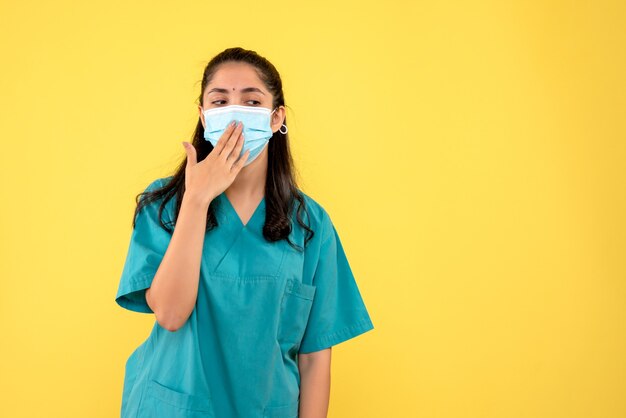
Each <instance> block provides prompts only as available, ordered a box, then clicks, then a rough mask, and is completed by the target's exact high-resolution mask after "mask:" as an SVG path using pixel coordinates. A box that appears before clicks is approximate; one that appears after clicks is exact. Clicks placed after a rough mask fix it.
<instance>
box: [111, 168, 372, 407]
mask: <svg viewBox="0 0 626 418" xmlns="http://www.w3.org/2000/svg"><path fill="white" fill-rule="evenodd" d="M170 178H171V176H170V177H166V178H159V179H156V180H154V181H153V182H152V183H150V185H149V186H148V187H147V188H146V190H152V189H154V188H156V187H157V186H162V185H163V184H164V182H166V181H169V179H170ZM301 193H302V195H303V197H304V199H305V201H306V206H307V210H308V215H309V217H307V215H306V213H305V212H302V214H301V218H302V219H303V220H304V222H305V223H307V224H308V225H309V227H310V228H312V229H313V230H314V231H315V235H314V237H313V238H312V239H311V240H310V241H309V242H308V244H307V247H306V248H305V250H304V252H300V251H298V250H296V249H295V248H292V247H291V246H290V245H289V244H288V243H287V242H286V241H285V240H280V241H278V242H274V243H270V242H268V241H266V240H265V238H264V237H263V233H262V231H263V224H264V222H265V208H266V201H265V198H264V199H263V200H262V201H261V202H260V204H259V205H258V206H257V208H256V209H255V211H254V214H253V215H252V217H251V219H250V220H249V222H248V223H247V224H246V225H244V224H243V223H242V222H241V219H240V218H239V216H238V215H237V213H236V212H235V210H234V208H233V206H232V205H231V203H230V201H229V200H228V198H227V197H226V195H225V194H224V193H221V194H220V195H219V196H217V197H216V209H215V210H216V213H215V215H216V217H217V220H218V223H219V225H218V226H217V227H216V228H214V229H213V230H211V231H207V232H206V235H205V239H204V247H203V251H202V260H201V264H200V277H199V286H198V297H197V301H196V305H195V308H194V310H193V312H192V313H191V316H190V317H189V319H188V320H187V321H186V323H185V324H184V325H183V326H182V327H181V328H179V329H178V330H176V331H168V330H166V329H165V328H163V327H161V326H160V325H159V323H158V322H157V321H156V320H155V322H154V326H153V327H152V330H151V332H150V335H149V336H148V338H147V339H146V340H145V341H144V342H143V343H142V344H141V345H139V347H137V348H136V349H135V350H134V351H133V352H132V354H131V355H130V357H129V358H128V360H127V361H126V364H125V376H124V386H123V393H122V406H121V416H122V417H133V418H141V417H168V418H176V417H181V418H183V417H185V418H191V417H194V418H200V417H206V418H208V417H212V418H239V417H241V418H253V417H260V418H295V417H298V407H299V401H300V398H299V394H300V390H299V389H300V375H299V370H298V354H300V353H311V352H314V351H318V350H323V349H325V348H329V347H331V346H333V345H337V344H339V343H341V342H343V341H346V340H348V339H351V338H353V337H356V336H358V335H360V334H363V333H364V332H366V331H369V330H371V329H373V328H374V326H373V324H372V321H371V319H370V316H369V314H368V311H367V309H366V307H365V305H364V302H363V299H362V298H361V294H360V292H359V289H358V287H357V283H356V281H355V279H354V276H353V274H352V271H351V269H350V265H349V264H348V260H347V258H346V254H345V253H344V250H343V247H342V245H341V241H340V240H339V236H338V234H337V230H336V229H335V227H334V225H333V223H332V221H331V219H330V217H329V215H328V213H327V212H326V211H325V209H324V208H323V207H322V206H320V205H319V204H318V203H316V202H315V201H314V200H313V199H312V198H311V197H310V196H308V195H306V194H304V193H303V192H301ZM160 203H161V202H160V201H159V202H152V203H150V204H149V205H148V206H146V207H144V208H143V209H142V210H141V211H140V212H139V214H138V215H137V219H136V224H135V228H134V229H133V231H132V234H131V239H130V245H129V248H128V252H127V255H126V261H125V263H124V267H123V271H122V275H121V278H120V282H119V288H118V290H117V295H116V297H115V301H116V302H117V303H118V304H119V305H120V306H121V307H123V308H126V309H128V310H131V311H135V312H144V313H152V310H151V309H150V307H149V306H148V304H147V303H146V299H145V291H146V289H147V288H148V287H150V284H151V282H152V279H153V277H154V275H155V273H156V271H157V269H158V267H159V264H160V262H161V260H162V258H163V255H164V254H165V251H166V249H167V246H168V244H169V242H170V238H171V234H170V233H168V232H167V231H165V230H164V229H163V228H162V227H161V226H160V224H159V220H158V207H159V205H160ZM174 210H175V209H174V199H170V200H169V201H168V202H167V204H166V206H165V210H164V211H163V216H164V221H165V222H166V224H167V222H170V221H172V219H173V216H172V215H173V213H174ZM307 220H308V222H307ZM305 232H306V231H304V230H303V229H302V228H301V227H300V226H299V224H298V223H297V221H296V220H295V212H294V213H293V215H292V232H291V235H290V238H291V240H292V241H293V242H295V243H297V244H298V245H300V246H304V238H305Z"/></svg>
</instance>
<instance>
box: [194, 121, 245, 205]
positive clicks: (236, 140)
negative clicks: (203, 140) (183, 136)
mask: <svg viewBox="0 0 626 418" xmlns="http://www.w3.org/2000/svg"><path fill="white" fill-rule="evenodd" d="M242 131H243V124H242V122H239V124H238V125H237V126H235V122H234V121H233V122H231V124H230V125H228V127H227V128H226V130H225V131H224V133H223V134H222V136H221V137H220V139H219V140H218V141H217V144H216V145H215V148H213V151H211V152H210V153H209V155H207V156H206V158H205V159H204V160H202V161H200V162H199V163H198V162H197V154H196V149H195V148H194V146H193V145H192V144H190V143H188V142H183V146H184V147H185V152H187V166H186V168H185V195H187V194H189V195H191V196H193V197H194V198H196V199H198V200H199V201H200V202H201V203H202V204H206V206H207V207H208V205H209V204H210V203H211V201H212V200H213V199H215V197H216V196H218V195H219V194H220V193H222V192H223V191H224V190H226V189H227V188H228V186H230V185H231V184H232V183H233V181H234V180H235V177H237V174H239V171H241V169H242V168H243V165H244V163H245V162H246V160H247V159H248V156H249V155H250V151H249V150H247V151H246V152H245V153H244V154H243V155H242V156H241V158H239V159H237V157H238V156H239V153H240V152H241V148H242V147H243V141H244V138H243V133H242Z"/></svg>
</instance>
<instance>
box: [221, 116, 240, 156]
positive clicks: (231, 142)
mask: <svg viewBox="0 0 626 418" xmlns="http://www.w3.org/2000/svg"><path fill="white" fill-rule="evenodd" d="M242 132H243V122H239V124H238V125H237V127H236V128H235V129H234V130H233V131H232V132H231V134H230V136H229V137H228V140H227V141H226V143H225V144H224V148H223V149H222V152H221V153H220V156H221V157H222V159H223V160H224V161H227V160H228V157H229V156H230V153H231V152H232V151H233V148H235V145H236V144H237V139H239V136H240V135H241V133H242Z"/></svg>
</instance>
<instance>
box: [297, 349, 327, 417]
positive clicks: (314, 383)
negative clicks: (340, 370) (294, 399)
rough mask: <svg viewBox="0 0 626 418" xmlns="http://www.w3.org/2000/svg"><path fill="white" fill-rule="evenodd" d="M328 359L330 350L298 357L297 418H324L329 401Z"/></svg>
mask: <svg viewBox="0 0 626 418" xmlns="http://www.w3.org/2000/svg"><path fill="white" fill-rule="evenodd" d="M330 358H331V349H330V348H327V349H325V350H321V351H316V352H314V353H308V354H300V355H299V356H298V369H299V370H300V411H299V413H298V416H299V418H326V416H327V414H328V402H329V400H330Z"/></svg>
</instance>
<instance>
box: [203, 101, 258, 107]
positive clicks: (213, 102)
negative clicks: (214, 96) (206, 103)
mask: <svg viewBox="0 0 626 418" xmlns="http://www.w3.org/2000/svg"><path fill="white" fill-rule="evenodd" d="M225 101H226V100H214V101H212V102H211V104H214V105H219V104H221V103H218V102H225ZM250 102H254V103H253V105H255V106H256V105H259V104H261V102H259V101H258V100H248V101H247V102H246V103H250Z"/></svg>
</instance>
